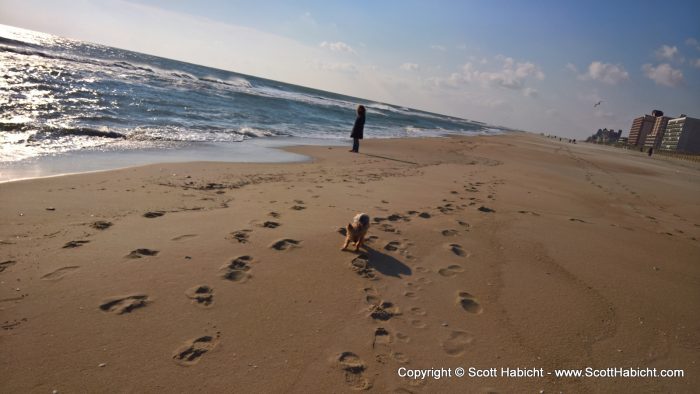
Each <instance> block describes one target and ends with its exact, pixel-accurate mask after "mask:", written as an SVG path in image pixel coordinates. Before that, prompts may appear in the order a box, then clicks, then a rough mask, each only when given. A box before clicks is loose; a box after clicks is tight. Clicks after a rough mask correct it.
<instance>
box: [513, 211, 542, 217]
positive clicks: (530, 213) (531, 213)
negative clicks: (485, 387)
mask: <svg viewBox="0 0 700 394" xmlns="http://www.w3.org/2000/svg"><path fill="white" fill-rule="evenodd" d="M518 213H522V214H529V215H532V216H540V214H539V213H537V212H534V211H518Z"/></svg>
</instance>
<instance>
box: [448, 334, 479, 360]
mask: <svg viewBox="0 0 700 394" xmlns="http://www.w3.org/2000/svg"><path fill="white" fill-rule="evenodd" d="M473 341H474V338H473V337H472V336H471V334H469V333H468V332H466V331H460V330H455V331H452V332H450V335H449V336H448V337H447V338H446V339H445V340H444V341H442V350H444V351H445V353H447V354H448V355H450V356H452V357H457V356H460V355H462V354H463V353H464V352H465V351H466V349H467V346H469V345H470V344H471V343H472V342H473Z"/></svg>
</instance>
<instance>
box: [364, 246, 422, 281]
mask: <svg viewBox="0 0 700 394" xmlns="http://www.w3.org/2000/svg"><path fill="white" fill-rule="evenodd" d="M363 247H364V249H365V254H366V255H367V257H368V260H369V262H368V263H367V265H368V267H370V268H373V269H374V270H376V271H377V272H379V273H381V274H382V275H387V276H393V277H396V278H401V276H402V275H403V276H409V275H411V274H412V272H411V267H409V266H407V265H406V264H404V263H403V262H401V261H399V260H397V259H396V258H394V257H393V256H390V255H388V254H386V253H382V252H380V251H378V250H376V249H373V248H371V247H369V246H367V245H363Z"/></svg>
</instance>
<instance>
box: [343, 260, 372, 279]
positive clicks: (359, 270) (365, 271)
mask: <svg viewBox="0 0 700 394" xmlns="http://www.w3.org/2000/svg"><path fill="white" fill-rule="evenodd" d="M350 269H352V270H353V271H355V273H356V274H358V275H360V276H361V277H363V278H365V279H371V280H374V279H376V276H377V274H376V271H375V270H374V268H372V267H370V266H369V257H367V255H366V254H361V255H359V256H357V257H355V258H354V259H352V261H351V262H350Z"/></svg>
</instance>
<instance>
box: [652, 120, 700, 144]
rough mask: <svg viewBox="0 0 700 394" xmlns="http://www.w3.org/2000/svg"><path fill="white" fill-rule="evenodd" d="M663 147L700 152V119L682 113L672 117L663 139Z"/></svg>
mask: <svg viewBox="0 0 700 394" xmlns="http://www.w3.org/2000/svg"><path fill="white" fill-rule="evenodd" d="M660 148H661V149H663V150H673V151H679V152H688V153H700V119H696V118H691V117H689V116H686V115H681V116H680V117H678V118H675V119H671V120H669V121H668V124H667V125H666V132H665V133H664V136H663V138H662V140H661V146H660Z"/></svg>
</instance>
